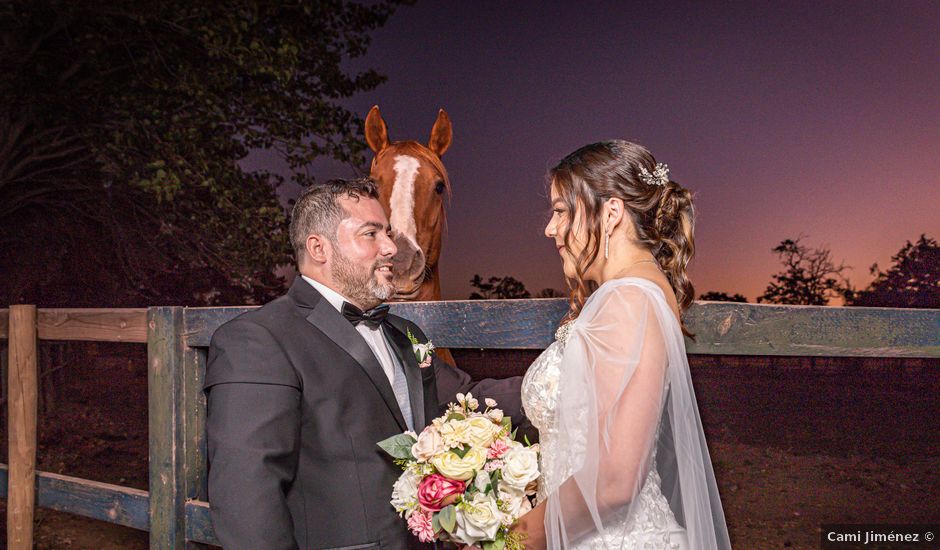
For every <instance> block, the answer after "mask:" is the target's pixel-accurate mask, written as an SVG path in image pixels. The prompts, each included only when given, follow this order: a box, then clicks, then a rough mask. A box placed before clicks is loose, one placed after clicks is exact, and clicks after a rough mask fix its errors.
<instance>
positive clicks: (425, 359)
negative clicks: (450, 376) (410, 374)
mask: <svg viewBox="0 0 940 550" xmlns="http://www.w3.org/2000/svg"><path fill="white" fill-rule="evenodd" d="M408 341H409V342H411V350H412V351H413V352H414V354H415V359H417V360H418V366H419V367H421V368H422V369H426V368H428V367H430V366H431V360H432V359H434V343H433V342H431V341H430V340H428V341H427V343H424V344H422V343H421V342H419V341H418V339H417V338H415V335H414V334H411V329H408Z"/></svg>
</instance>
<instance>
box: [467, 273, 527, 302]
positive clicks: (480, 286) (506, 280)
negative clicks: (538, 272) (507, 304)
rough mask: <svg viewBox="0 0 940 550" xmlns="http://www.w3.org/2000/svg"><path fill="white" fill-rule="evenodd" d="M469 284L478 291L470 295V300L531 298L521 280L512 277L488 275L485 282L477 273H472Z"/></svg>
mask: <svg viewBox="0 0 940 550" xmlns="http://www.w3.org/2000/svg"><path fill="white" fill-rule="evenodd" d="M470 284H471V285H472V286H473V287H474V288H476V289H477V290H478V291H479V292H474V293H473V294H471V295H470V299H471V300H511V299H524V298H531V297H532V295H531V294H530V293H529V291H528V290H526V288H525V285H524V284H522V282H521V281H517V280H516V279H514V278H513V277H509V276H506V277H490V278H489V279H488V280H487V281H486V282H483V278H482V277H480V276H479V275H474V276H473V279H471V280H470Z"/></svg>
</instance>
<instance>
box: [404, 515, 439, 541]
mask: <svg viewBox="0 0 940 550" xmlns="http://www.w3.org/2000/svg"><path fill="white" fill-rule="evenodd" d="M408 529H411V532H412V533H414V534H415V535H417V536H418V540H419V541H421V542H434V527H433V526H432V524H431V512H425V511H424V510H415V512H414V513H413V514H411V517H409V518H408Z"/></svg>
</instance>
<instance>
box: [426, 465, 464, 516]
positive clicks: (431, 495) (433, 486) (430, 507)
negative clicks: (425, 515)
mask: <svg viewBox="0 0 940 550" xmlns="http://www.w3.org/2000/svg"><path fill="white" fill-rule="evenodd" d="M466 488H467V484H466V483H464V482H463V481H457V480H454V479H449V478H446V477H444V476H442V475H441V474H431V475H429V476H427V477H426V478H424V479H422V480H421V483H420V484H419V485H418V504H420V505H421V507H422V508H424V509H425V510H427V511H429V512H437V511H440V510H441V509H442V508H445V507H447V506H449V505H451V504H452V503H453V502H454V501H455V500H457V495H460V494H462V493H463V491H464V489H466Z"/></svg>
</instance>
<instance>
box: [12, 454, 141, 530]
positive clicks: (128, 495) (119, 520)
mask: <svg viewBox="0 0 940 550" xmlns="http://www.w3.org/2000/svg"><path fill="white" fill-rule="evenodd" d="M7 476H8V472H7V465H6V464H0V498H6V497H7ZM36 506H39V507H40V508H50V509H52V510H58V511H60V512H68V513H70V514H76V515H79V516H84V517H87V518H92V519H98V520H101V521H106V522H108V523H116V524H118V525H125V526H127V527H133V528H134V529H140V530H142V531H148V530H149V529H150V517H149V514H148V510H149V506H150V498H149V496H148V495H147V491H142V490H140V489H131V488H130V487H121V486H120V485H112V484H110V483H101V482H99V481H91V480H88V479H81V478H77V477H71V476H64V475H60V474H53V473H49V472H36Z"/></svg>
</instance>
